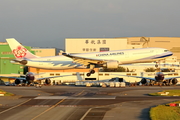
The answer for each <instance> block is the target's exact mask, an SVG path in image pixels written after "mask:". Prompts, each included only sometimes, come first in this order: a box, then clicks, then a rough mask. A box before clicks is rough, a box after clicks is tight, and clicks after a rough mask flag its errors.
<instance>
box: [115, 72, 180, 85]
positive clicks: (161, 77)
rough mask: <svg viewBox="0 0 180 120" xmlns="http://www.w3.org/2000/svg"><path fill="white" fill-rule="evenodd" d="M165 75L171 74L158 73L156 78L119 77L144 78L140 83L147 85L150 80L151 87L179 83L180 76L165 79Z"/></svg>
mask: <svg viewBox="0 0 180 120" xmlns="http://www.w3.org/2000/svg"><path fill="white" fill-rule="evenodd" d="M113 75H117V74H113ZM165 75H169V74H164V73H163V72H156V74H155V76H154V78H152V77H143V76H130V75H120V74H118V75H117V76H128V77H134V78H142V79H141V81H140V83H141V84H143V85H144V84H147V83H148V80H150V82H149V84H150V85H154V84H155V83H158V85H160V86H161V85H163V84H165V85H171V84H172V85H176V84H177V83H178V80H177V78H180V76H176V77H165Z"/></svg>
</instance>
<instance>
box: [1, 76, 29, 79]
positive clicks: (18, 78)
mask: <svg viewBox="0 0 180 120" xmlns="http://www.w3.org/2000/svg"><path fill="white" fill-rule="evenodd" d="M0 78H12V79H19V80H26V78H23V77H11V76H0Z"/></svg>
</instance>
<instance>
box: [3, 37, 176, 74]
mask: <svg viewBox="0 0 180 120" xmlns="http://www.w3.org/2000/svg"><path fill="white" fill-rule="evenodd" d="M6 41H7V42H8V44H9V46H10V48H11V50H12V53H13V54H14V56H15V58H16V59H15V60H12V61H11V62H12V63H14V64H21V65H25V66H30V67H34V68H40V69H54V70H61V69H75V68H78V69H84V68H89V72H88V73H87V74H86V75H87V76H88V77H89V76H90V75H91V74H94V73H95V70H94V68H96V67H97V68H99V67H105V68H118V67H119V65H122V64H130V63H142V62H153V61H157V60H161V59H164V58H166V57H168V56H171V55H173V53H172V52H170V51H169V50H167V49H164V48H138V49H125V50H114V51H105V52H91V53H79V54H68V53H63V54H62V55H59V56H50V57H38V56H36V55H34V54H32V53H31V52H29V51H28V50H27V49H26V48H25V47H24V46H22V45H21V44H20V43H19V42H18V41H16V40H15V39H14V38H8V39H6Z"/></svg>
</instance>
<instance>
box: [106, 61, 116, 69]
mask: <svg viewBox="0 0 180 120" xmlns="http://www.w3.org/2000/svg"><path fill="white" fill-rule="evenodd" d="M103 67H106V68H118V67H119V62H118V61H110V62H107V63H105V64H103Z"/></svg>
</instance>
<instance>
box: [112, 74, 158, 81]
mask: <svg viewBox="0 0 180 120" xmlns="http://www.w3.org/2000/svg"><path fill="white" fill-rule="evenodd" d="M112 75H117V76H126V77H134V78H144V79H149V80H154V81H155V80H156V79H155V78H151V77H141V76H130V75H119V74H112Z"/></svg>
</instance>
